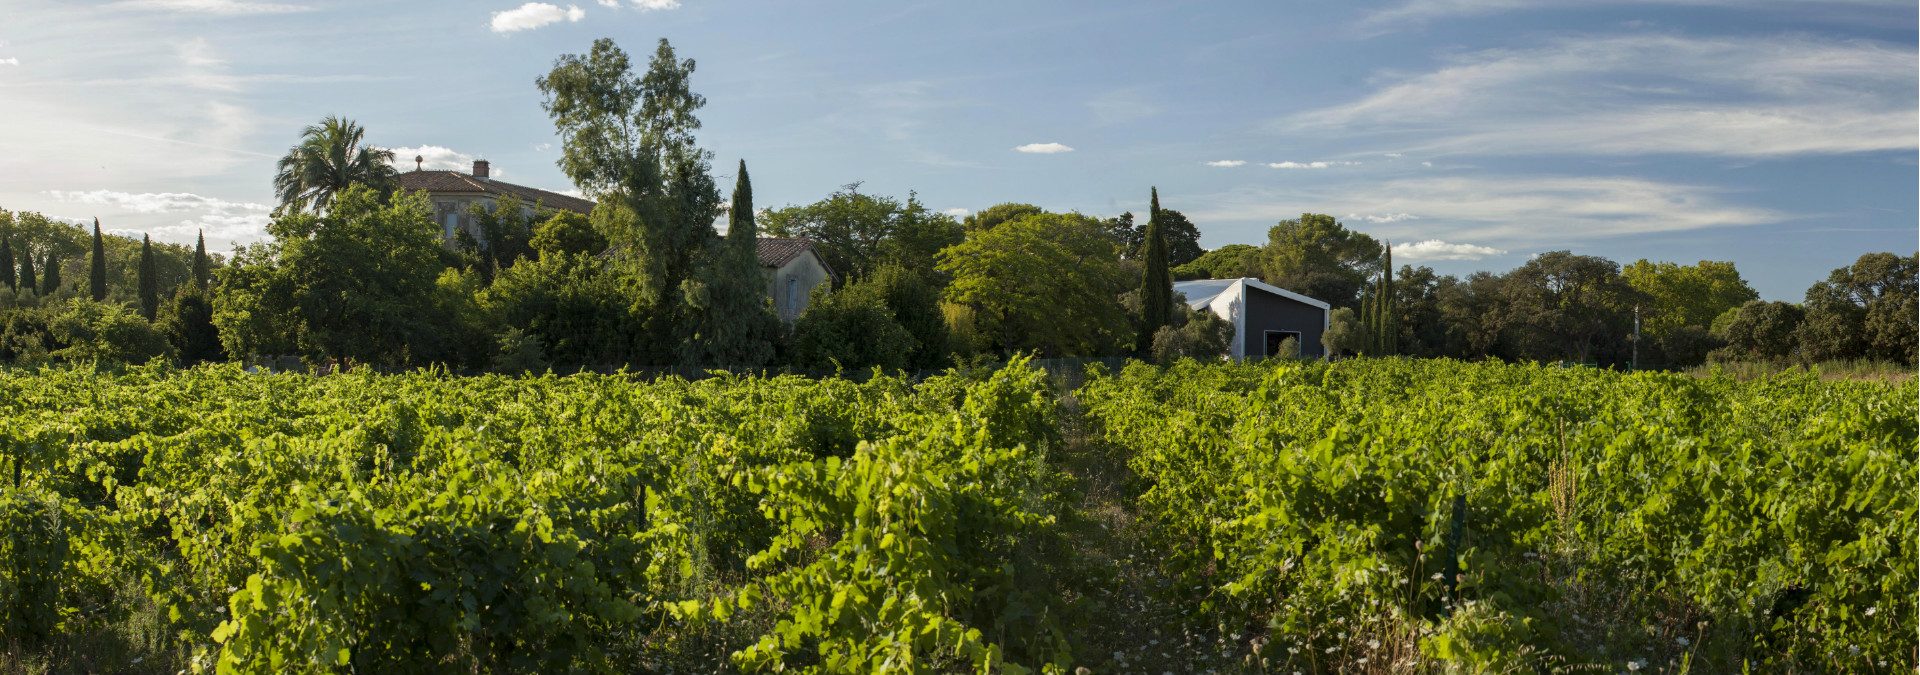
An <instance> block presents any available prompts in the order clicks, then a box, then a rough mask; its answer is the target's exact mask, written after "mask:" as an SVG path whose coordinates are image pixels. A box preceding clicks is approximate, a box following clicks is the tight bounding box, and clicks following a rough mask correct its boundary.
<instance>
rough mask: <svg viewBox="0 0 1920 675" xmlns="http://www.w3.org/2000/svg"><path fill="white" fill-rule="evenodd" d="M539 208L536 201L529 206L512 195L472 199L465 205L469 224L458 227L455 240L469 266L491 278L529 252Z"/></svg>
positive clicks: (529, 254)
mask: <svg viewBox="0 0 1920 675" xmlns="http://www.w3.org/2000/svg"><path fill="white" fill-rule="evenodd" d="M540 210H541V209H540V205H539V204H532V205H529V204H526V203H524V202H521V201H520V200H519V199H518V198H515V197H512V196H506V197H501V198H500V199H498V200H495V201H493V202H491V203H486V202H475V203H474V204H472V205H470V206H468V207H467V216H468V222H470V223H472V225H471V227H470V228H463V229H461V230H460V231H459V232H458V233H457V234H456V239H455V242H456V243H457V244H458V245H459V248H460V252H461V254H462V255H463V256H465V257H466V258H467V259H468V260H469V261H471V264H470V266H471V267H472V268H473V269H475V270H476V271H478V272H480V274H481V275H482V276H484V277H485V278H487V279H492V278H493V275H494V274H495V273H497V272H498V271H499V270H503V269H506V268H508V267H512V266H513V264H514V263H516V262H519V261H520V259H521V258H525V257H528V256H531V255H533V246H532V239H533V226H534V220H535V218H536V217H537V216H538V214H539V212H540Z"/></svg>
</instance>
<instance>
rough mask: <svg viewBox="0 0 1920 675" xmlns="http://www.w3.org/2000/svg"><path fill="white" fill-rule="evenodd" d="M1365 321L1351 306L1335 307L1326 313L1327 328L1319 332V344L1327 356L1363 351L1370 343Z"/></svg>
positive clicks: (1354, 353)
mask: <svg viewBox="0 0 1920 675" xmlns="http://www.w3.org/2000/svg"><path fill="white" fill-rule="evenodd" d="M1368 331H1369V327H1368V326H1367V324H1366V322H1363V321H1361V320H1360V317H1359V316H1357V315H1355V314H1354V311H1353V308H1351V307H1336V308H1334V309H1333V311H1332V312H1331V313H1329V314H1328V315H1327V330H1326V331H1325V332H1323V333H1321V334H1320V346H1321V347H1324V348H1325V349H1326V353H1327V355H1329V356H1343V355H1344V356H1353V355H1358V354H1362V353H1365V352H1366V351H1367V346H1368V345H1369V344H1371V342H1372V337H1371V336H1370V335H1369V334H1368Z"/></svg>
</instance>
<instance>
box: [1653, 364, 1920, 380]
mask: <svg viewBox="0 0 1920 675" xmlns="http://www.w3.org/2000/svg"><path fill="white" fill-rule="evenodd" d="M1686 372H1687V374H1689V375H1694V376H1696V377H1715V376H1724V377H1731V378H1733V379H1735V380H1740V381H1746V380H1751V379H1755V378H1760V377H1766V376H1768V375H1774V374H1777V373H1785V372H1812V373H1814V374H1816V375H1818V376H1819V377H1820V379H1822V380H1863V381H1871V382H1904V381H1907V380H1911V379H1914V373H1915V370H1914V367H1913V366H1909V365H1906V364H1902V363H1895V362H1892V361H1874V360H1869V359H1847V360H1840V361H1820V362H1816V363H1800V362H1796V361H1727V362H1721V363H1709V364H1707V365H1704V366H1694V367H1692V368H1688V369H1687V371H1686Z"/></svg>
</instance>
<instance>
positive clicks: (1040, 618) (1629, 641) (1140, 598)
mask: <svg viewBox="0 0 1920 675" xmlns="http://www.w3.org/2000/svg"><path fill="white" fill-rule="evenodd" d="M1916 393H1917V392H1916V388H1915V385H1914V383H1913V381H1912V380H1907V381H1905V382H1904V383H1898V384H1889V383H1883V382H1872V383H1868V382H1845V381H1822V380H1820V379H1819V378H1817V377H1814V376H1811V375H1804V374H1802V375H1791V374H1788V375H1776V376H1771V377H1764V378H1760V379H1755V380H1752V381H1744V382H1742V381H1735V380H1733V379H1728V378H1713V377H1707V378H1696V377H1692V376H1686V375H1674V374H1636V375H1622V374H1618V373H1610V372H1603V371H1594V370H1581V369H1552V368H1543V367H1538V366H1508V365H1498V364H1467V363H1460V362H1453V361H1414V360H1361V361H1351V362H1343V363H1338V364H1331V365H1329V364H1321V363H1302V362H1285V363H1275V364H1261V365H1227V364H1217V365H1200V364H1197V363H1193V362H1187V363H1185V364H1181V365H1175V366H1170V367H1165V368H1157V367H1152V366H1146V365H1141V364H1134V365H1129V366H1127V367H1126V368H1124V369H1122V370H1121V371H1120V372H1117V373H1096V374H1095V375H1093V376H1092V377H1090V378H1089V379H1088V381H1087V382H1086V383H1085V384H1084V385H1082V386H1080V387H1078V388H1077V389H1075V390H1072V391H1063V390H1062V389H1061V388H1060V387H1059V386H1057V384H1056V383H1055V382H1054V381H1053V380H1051V379H1050V378H1049V377H1048V376H1047V374H1046V372H1045V371H1043V370H1040V369H1038V368H1033V367H1031V366H1029V365H1027V364H1025V363H1024V362H1016V363H1014V364H1011V365H1010V366H1009V367H1007V368H1002V369H998V370H992V371H984V370H966V371H954V372H950V373H948V374H944V375H940V376H936V377H931V378H927V379H924V380H920V381H909V380H906V379H903V378H895V377H885V376H876V377H873V378H870V379H868V380H866V381H864V382H854V381H851V380H844V379H820V380H815V379H806V378H800V377H791V376H789V377H774V378H758V377H719V378H714V379H706V380H700V381H697V382H688V381H685V380H680V379H676V378H666V379H661V380H656V381H644V380H642V379H639V378H632V377H627V376H620V375H573V376H566V377H559V376H545V377H528V378H514V377H500V376H493V377H454V376H450V375H446V374H444V373H436V372H426V371H423V372H417V373H413V374H405V375H381V374H372V373H364V372H363V373H353V374H345V375H333V376H325V377H313V376H305V375H288V374H282V375H257V374H249V373H245V372H243V371H241V370H240V369H238V368H237V367H231V366H229V367H202V368H196V369H192V370H175V369H169V368H163V367H159V366H151V367H140V368H132V369H127V370H124V371H115V372H108V371H104V370H102V371H94V370H90V369H71V370H45V371H38V372H27V371H21V372H8V373H0V453H3V454H0V468H3V469H4V470H5V471H6V472H7V474H10V475H7V476H4V484H0V528H3V532H4V533H3V534H0V670H8V671H14V670H22V671H29V672H32V671H59V672H65V671H92V672H102V671H105V672H164V673H172V672H176V671H180V670H187V671H189V672H342V671H352V672H550V671H570V670H581V671H596V672H711V671H714V670H744V671H772V670H806V671H823V672H870V671H936V672H945V671H972V672H1010V673H1018V672H1028V671H1053V672H1071V671H1072V670H1073V669H1074V668H1075V667H1076V666H1086V667H1088V668H1091V669H1093V670H1094V671H1096V672H1119V671H1127V672H1139V671H1145V672H1162V671H1167V670H1171V671H1176V672H1184V671H1200V670H1208V669H1211V670H1216V671H1223V672H1227V671H1252V672H1261V671H1266V672H1295V671H1299V672H1327V671H1345V672H1416V671H1427V670H1435V669H1443V668H1457V669H1461V670H1471V671H1491V672H1500V671H1507V672H1538V671H1543V670H1556V669H1565V670H1585V669H1597V670H1605V671H1620V670H1640V669H1649V670H1657V671H1678V670H1682V669H1686V670H1693V671H1698V672H1729V671H1732V672H1738V671H1739V670H1741V669H1742V668H1743V667H1744V668H1749V669H1752V670H1754V671H1756V672H1757V671H1772V670H1781V669H1799V670H1817V671H1853V672H1911V671H1912V670H1913V668H1914V666H1915V652H1914V643H1913V631H1914V626H1915V621H1916V616H1915V598H1914V593H1913V589H1914V584H1915V580H1916V578H1920V566H1917V564H1916V552H1915V539H1916V537H1920V532H1916V522H1917V520H1920V512H1917V511H1916V499H1915V494H1914V490H1913V479H1914V475H1915V469H1916V465H1915V452H1916V442H1917V441H1916V433H1917V432H1916V426H1915V418H1916V403H1915V400H1916Z"/></svg>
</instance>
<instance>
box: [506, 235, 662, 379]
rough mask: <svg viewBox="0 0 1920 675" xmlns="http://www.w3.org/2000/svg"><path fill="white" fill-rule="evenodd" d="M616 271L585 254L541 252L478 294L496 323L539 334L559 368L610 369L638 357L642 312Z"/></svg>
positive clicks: (563, 369)
mask: <svg viewBox="0 0 1920 675" xmlns="http://www.w3.org/2000/svg"><path fill="white" fill-rule="evenodd" d="M624 291H625V289H624V287H623V284H622V280H621V279H620V277H619V275H618V274H617V273H616V272H615V271H613V270H611V269H609V265H607V264H606V263H605V262H604V261H601V260H599V259H598V258H595V257H593V256H590V255H587V254H585V253H567V252H563V251H555V252H543V253H541V255H540V257H539V258H538V259H536V260H528V261H525V262H522V263H520V264H518V265H514V266H513V267H512V268H511V269H508V270H506V271H504V272H501V273H500V276H498V277H496V278H495V279H494V280H493V284H492V285H490V286H488V287H487V288H486V290H485V291H483V292H481V293H480V294H479V302H480V305H481V306H482V307H483V308H485V310H486V312H487V314H488V315H490V316H493V317H496V318H497V321H498V322H499V325H503V326H506V327H508V328H517V329H520V330H522V331H524V332H526V333H527V334H528V335H530V336H533V337H535V338H538V339H539V340H540V342H541V344H542V345H544V346H545V348H546V352H547V357H548V359H550V360H551V362H552V364H553V366H554V367H555V368H557V369H559V370H562V371H572V370H578V369H581V368H599V367H607V368H614V367H618V366H620V365H621V364H628V363H635V362H637V361H638V360H639V353H640V349H641V347H642V345H643V342H644V340H645V336H644V328H645V326H644V322H645V320H646V317H645V316H644V315H642V314H640V313H639V310H638V309H637V308H636V307H635V306H634V304H633V303H632V302H631V301H630V300H629V299H628V297H627V296H626V294H625V293H624Z"/></svg>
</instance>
